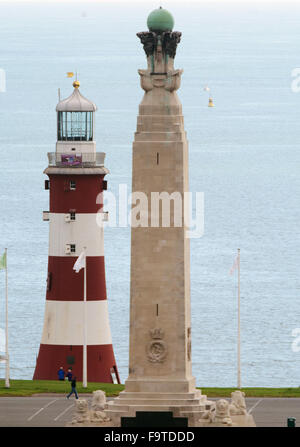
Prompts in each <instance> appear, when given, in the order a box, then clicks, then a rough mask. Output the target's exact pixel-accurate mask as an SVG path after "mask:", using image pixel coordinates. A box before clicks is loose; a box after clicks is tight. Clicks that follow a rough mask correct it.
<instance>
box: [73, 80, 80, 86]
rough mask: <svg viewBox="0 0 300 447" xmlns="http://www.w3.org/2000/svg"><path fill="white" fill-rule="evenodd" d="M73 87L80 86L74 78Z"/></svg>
mask: <svg viewBox="0 0 300 447" xmlns="http://www.w3.org/2000/svg"><path fill="white" fill-rule="evenodd" d="M73 87H74V88H79V87H80V82H79V81H77V79H76V81H74V82H73Z"/></svg>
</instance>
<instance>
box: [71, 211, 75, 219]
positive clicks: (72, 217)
mask: <svg viewBox="0 0 300 447" xmlns="http://www.w3.org/2000/svg"><path fill="white" fill-rule="evenodd" d="M70 219H71V220H76V213H74V212H73V211H72V212H71V213H70Z"/></svg>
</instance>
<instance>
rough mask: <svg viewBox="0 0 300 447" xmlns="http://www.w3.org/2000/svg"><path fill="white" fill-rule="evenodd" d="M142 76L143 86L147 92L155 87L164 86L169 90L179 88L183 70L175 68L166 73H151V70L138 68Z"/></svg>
mask: <svg viewBox="0 0 300 447" xmlns="http://www.w3.org/2000/svg"><path fill="white" fill-rule="evenodd" d="M138 72H139V75H140V77H141V87H142V89H143V90H145V92H149V91H150V90H153V89H154V88H164V89H165V90H167V91H169V92H173V91H175V90H178V89H179V87H180V83H181V74H182V72H183V70H173V71H169V72H168V73H166V74H155V73H150V72H149V70H138Z"/></svg>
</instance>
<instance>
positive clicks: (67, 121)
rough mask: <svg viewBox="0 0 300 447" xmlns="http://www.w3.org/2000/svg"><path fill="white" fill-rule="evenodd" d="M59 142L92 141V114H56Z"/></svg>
mask: <svg viewBox="0 0 300 447" xmlns="http://www.w3.org/2000/svg"><path fill="white" fill-rule="evenodd" d="M57 117H58V126H57V130H58V135H57V138H58V140H59V141H92V140H93V112H58V114H57Z"/></svg>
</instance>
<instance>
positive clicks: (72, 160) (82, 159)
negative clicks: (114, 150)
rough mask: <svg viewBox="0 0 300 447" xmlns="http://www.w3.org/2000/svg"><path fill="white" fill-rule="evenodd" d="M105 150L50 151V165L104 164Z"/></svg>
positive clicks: (88, 165)
mask: <svg viewBox="0 0 300 447" xmlns="http://www.w3.org/2000/svg"><path fill="white" fill-rule="evenodd" d="M104 158H105V153H104V152H83V153H77V152H76V153H72V152H69V153H64V154H61V153H58V152H48V160H49V166H59V167H72V168H82V167H93V166H104Z"/></svg>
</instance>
